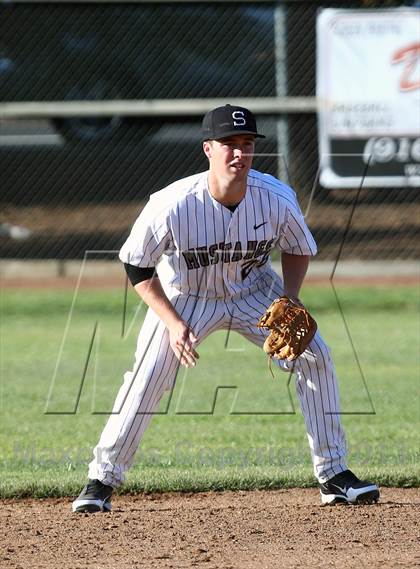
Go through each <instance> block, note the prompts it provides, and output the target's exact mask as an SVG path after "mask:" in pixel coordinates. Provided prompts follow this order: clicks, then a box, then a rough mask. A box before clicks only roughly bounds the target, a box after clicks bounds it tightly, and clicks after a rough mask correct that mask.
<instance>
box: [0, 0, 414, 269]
mask: <svg viewBox="0 0 420 569" xmlns="http://www.w3.org/2000/svg"><path fill="white" fill-rule="evenodd" d="M400 5H401V2H397V1H383V2H379V1H373V0H372V1H369V0H365V1H359V2H348V3H346V7H356V8H361V7H385V6H390V7H395V6H400ZM327 6H328V7H343V4H342V2H337V3H334V2H298V1H294V2H280V3H270V2H259V3H252V2H243V3H241V2H233V3H225V2H216V3H213V4H212V3H206V2H196V3H185V4H184V3H179V2H174V3H170V2H167V3H130V4H124V3H111V2H109V3H106V4H97V3H88V4H84V3H80V4H78V3H71V4H65V3H57V4H54V3H23V4H13V3H3V4H1V5H0V101H1V102H24V101H39V102H43V101H44V102H45V101H67V102H71V101H115V100H118V101H125V100H126V101H135V100H143V101H144V100H150V102H153V101H154V100H156V99H159V100H165V99H167V100H178V99H200V100H201V99H206V98H218V99H220V100H221V101H222V100H223V101H224V102H230V100H231V99H232V98H250V97H258V98H264V97H278V96H281V97H283V96H288V97H313V96H314V95H315V56H316V45H315V20H316V14H317V10H318V9H320V8H322V7H327ZM355 80H357V78H355ZM0 117H1V116H0ZM257 120H258V125H259V130H260V131H261V132H263V133H265V134H266V135H267V138H266V139H265V140H263V141H260V142H258V146H257V153H258V155H257V156H256V158H255V162H254V165H255V167H256V168H257V169H260V170H263V171H266V172H269V173H272V174H274V175H277V176H280V177H282V178H283V179H285V181H286V182H288V183H290V184H291V185H292V186H293V187H294V188H295V190H296V191H297V193H298V196H299V199H300V202H301V205H302V209H303V210H304V211H305V212H306V214H307V220H308V224H309V226H310V228H311V229H312V231H313V233H314V235H315V238H316V239H317V242H318V245H319V258H320V259H325V260H334V259H335V258H336V256H337V253H338V251H339V249H340V248H341V251H342V253H341V255H342V256H341V258H345V259H417V258H418V237H419V224H420V223H419V218H420V216H419V194H418V189H416V188H396V189H390V188H387V189H382V188H378V189H373V188H370V189H363V190H362V191H359V190H358V189H357V188H355V189H354V190H351V189H340V190H338V189H337V190H326V189H323V188H321V186H320V185H319V183H318V133H317V121H316V114H315V113H314V112H312V113H311V112H304V113H299V112H296V111H295V112H289V113H281V114H278V113H273V114H268V113H261V114H257ZM200 123H201V116H198V115H194V114H191V113H188V114H186V115H185V116H182V115H178V116H158V115H156V114H155V115H153V116H125V115H124V113H118V114H115V115H113V116H112V115H107V116H92V117H85V116H58V115H57V116H51V117H48V118H45V117H44V118H39V117H38V118H31V117H26V118H20V119H17V118H10V117H8V118H5V117H3V118H0V163H1V169H0V187H1V198H0V201H1V213H0V258H2V259H81V258H83V257H84V254H85V251H86V250H115V249H119V247H120V246H121V245H122V243H123V242H124V240H125V238H126V236H127V234H128V231H129V229H130V227H131V225H132V223H133V221H134V219H135V218H136V216H137V215H138V212H139V210H140V208H141V207H142V204H143V203H144V200H145V199H146V198H147V196H148V195H149V194H150V193H152V192H154V191H156V190H158V189H160V188H162V187H164V186H166V185H168V184H169V183H171V182H173V181H174V180H176V179H178V178H181V177H184V176H188V175H190V174H193V173H195V172H197V171H202V170H205V169H206V167H207V164H206V160H205V157H204V155H203V153H202V150H201V145H200ZM285 133H286V134H285ZM356 199H357V204H355V200H356ZM353 212H354V213H353ZM350 218H351V219H350ZM350 221H351V224H350V225H349V222H350ZM344 238H345V244H344V247H342V244H343V239H344Z"/></svg>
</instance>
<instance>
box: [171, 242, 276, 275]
mask: <svg viewBox="0 0 420 569" xmlns="http://www.w3.org/2000/svg"><path fill="white" fill-rule="evenodd" d="M274 241H275V238H273V239H270V240H269V241H267V239H262V240H261V241H248V242H247V245H246V247H244V246H243V244H242V243H241V242H240V241H236V243H224V242H222V243H214V244H212V245H210V246H208V247H207V246H206V245H204V246H202V247H195V248H193V249H189V250H188V251H182V255H183V257H184V259H185V262H186V265H187V269H188V270H189V271H191V270H193V269H199V268H200V267H208V266H210V265H216V264H218V263H238V262H239V261H243V263H242V270H241V277H242V280H244V279H245V278H246V277H247V276H248V275H249V273H250V272H251V271H252V269H253V267H262V266H263V265H265V263H266V262H267V261H268V258H269V255H270V251H271V249H272V247H273V243H274Z"/></svg>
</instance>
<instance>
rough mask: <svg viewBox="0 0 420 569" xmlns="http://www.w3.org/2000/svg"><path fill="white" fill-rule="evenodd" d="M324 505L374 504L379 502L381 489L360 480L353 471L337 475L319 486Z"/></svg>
mask: <svg viewBox="0 0 420 569" xmlns="http://www.w3.org/2000/svg"><path fill="white" fill-rule="evenodd" d="M319 488H320V492H321V501H322V504H323V505H326V504H329V505H334V504H374V503H376V502H377V501H378V500H379V488H378V487H377V486H376V484H373V482H366V481H365V480H359V479H358V478H357V476H356V475H354V474H353V472H352V471H351V470H345V471H344V472H340V474H336V475H335V476H334V477H333V478H330V479H329V480H327V482H322V483H320V485H319Z"/></svg>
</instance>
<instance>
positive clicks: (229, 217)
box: [73, 105, 379, 512]
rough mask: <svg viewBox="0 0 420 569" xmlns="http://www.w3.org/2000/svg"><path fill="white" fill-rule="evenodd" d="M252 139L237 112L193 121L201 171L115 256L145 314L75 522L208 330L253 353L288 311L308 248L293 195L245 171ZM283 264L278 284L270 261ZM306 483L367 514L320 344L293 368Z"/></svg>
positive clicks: (128, 458) (111, 485)
mask: <svg viewBox="0 0 420 569" xmlns="http://www.w3.org/2000/svg"><path fill="white" fill-rule="evenodd" d="M257 138H263V135H261V134H260V133H258V131H257V125H256V121H255V118H254V115H253V114H252V113H251V112H250V111H249V110H248V109H246V108H243V107H237V106H231V105H225V106H223V107H218V108H216V109H213V110H211V111H210V112H208V113H207V114H206V115H205V117H204V119H203V150H204V153H205V155H206V156H207V158H208V161H209V169H208V171H205V172H202V173H199V174H196V175H194V176H190V177H188V178H185V179H182V180H179V181H177V182H175V183H173V184H171V185H170V186H168V187H167V188H165V189H163V190H161V191H159V192H157V193H155V194H153V195H152V196H151V197H150V200H149V202H148V203H147V205H146V206H145V208H144V209H143V211H142V212H141V214H140V216H139V217H138V219H137V221H136V222H135V224H134V226H133V228H132V231H131V233H130V235H129V237H128V239H127V241H126V242H125V243H124V245H123V247H122V249H121V251H120V259H121V261H123V263H124V264H125V268H126V271H127V274H128V277H129V279H130V281H131V283H132V284H133V286H134V288H135V290H136V292H137V293H138V294H139V296H140V297H141V298H142V299H143V300H144V302H145V303H146V304H147V305H148V306H149V310H148V312H147V315H146V317H145V320H144V323H143V326H142V328H141V330H140V334H139V338H138V343H137V350H136V353H135V362H134V366H133V369H132V371H129V372H127V373H126V374H125V375H124V382H123V385H122V386H121V388H120V390H119V392H118V395H117V398H116V401H115V404H114V408H113V413H112V415H111V416H110V417H109V419H108V422H107V424H106V426H105V428H104V430H103V432H102V435H101V437H100V440H99V442H98V445H97V446H96V447H95V449H94V458H93V460H92V462H91V463H90V465H89V481H88V484H87V485H86V486H85V488H84V489H83V490H82V492H81V494H80V495H79V497H78V498H77V499H76V500H75V501H74V502H73V511H74V512H96V511H109V510H110V509H111V495H112V492H113V490H114V489H115V488H117V487H118V486H120V485H121V484H122V483H123V482H124V477H125V473H126V472H127V470H128V469H129V468H130V466H131V464H132V462H133V458H134V455H135V452H136V450H137V449H138V446H139V444H140V441H141V439H142V436H143V434H144V432H145V431H146V429H147V427H148V425H149V422H150V420H151V418H152V415H153V412H154V411H155V409H156V407H157V405H158V404H159V401H160V399H161V397H162V395H163V393H164V392H165V390H171V389H172V388H173V387H174V384H175V378H176V375H177V371H178V368H179V365H183V366H186V367H194V366H196V365H197V364H198V359H199V355H198V352H197V347H198V345H199V344H200V342H202V341H203V340H204V339H205V338H206V337H207V336H208V335H209V334H211V333H212V332H214V331H215V330H221V329H222V330H227V329H230V330H234V331H237V332H239V333H240V334H242V335H243V336H244V337H245V338H248V340H250V341H251V342H253V343H255V344H257V345H258V346H262V345H263V343H264V340H265V338H266V336H267V332H266V331H264V330H262V329H261V328H258V327H257V322H258V319H259V317H260V316H261V314H262V313H263V312H264V310H265V309H266V308H267V307H268V306H269V305H270V304H271V302H272V301H273V300H274V299H275V298H277V297H279V296H281V295H283V294H284V295H287V296H289V297H291V298H294V299H298V297H299V291H300V288H301V285H302V282H303V279H304V277H305V274H306V271H307V267H308V262H309V257H310V256H311V255H314V254H315V253H316V244H315V242H314V239H313V237H312V235H311V233H310V231H309V230H308V228H307V226H306V224H305V221H304V218H303V216H302V213H301V211H300V208H299V205H298V203H297V199H296V194H295V192H294V191H293V190H292V189H291V188H290V187H288V186H286V185H285V184H283V183H282V182H280V181H279V180H278V179H276V178H274V177H273V176H270V175H268V174H262V173H260V172H257V171H255V170H252V169H251V165H252V159H253V153H254V146H255V141H256V139H257ZM274 248H277V249H278V250H280V252H281V262H282V276H283V278H280V277H279V276H278V275H277V274H276V273H275V272H274V271H273V270H272V268H271V262H270V252H271V251H272V250H273V249H274ZM276 362H277V363H278V364H279V365H280V367H281V368H282V369H284V370H286V371H290V370H291V369H292V368H291V366H292V365H293V371H294V372H295V374H296V387H297V394H298V398H299V401H300V406H301V409H302V413H303V416H304V419H305V423H306V429H307V436H308V440H309V446H310V450H311V455H312V460H313V467H314V473H315V476H316V478H317V479H318V482H319V486H320V492H321V500H322V503H324V504H335V503H338V502H346V503H360V502H363V503H371V502H376V501H377V500H378V499H379V489H378V487H377V486H376V484H373V483H371V482H366V481H361V480H359V479H358V478H357V477H356V476H355V475H354V474H353V473H352V472H351V471H350V470H348V468H347V464H346V445H345V437H344V432H343V428H342V426H341V424H340V415H339V400H338V388H337V380H336V374H335V371H334V366H333V363H332V360H331V355H330V351H329V349H328V347H327V346H326V344H325V342H324V340H323V339H322V337H321V335H320V333H319V332H317V333H316V335H315V336H314V338H313V340H312V341H311V343H310V344H309V347H308V349H307V350H306V351H305V352H304V353H303V354H302V355H301V356H300V357H299V358H298V359H297V360H296V361H295V362H293V364H292V363H291V362H288V361H287V360H276Z"/></svg>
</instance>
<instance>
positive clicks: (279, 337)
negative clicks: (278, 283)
mask: <svg viewBox="0 0 420 569" xmlns="http://www.w3.org/2000/svg"><path fill="white" fill-rule="evenodd" d="M257 326H258V328H266V329H268V330H270V334H269V336H268V337H267V339H266V340H265V342H264V346H263V349H264V351H265V352H266V353H267V354H268V355H269V356H270V357H272V358H276V359H279V360H283V359H286V360H288V361H289V362H290V361H293V360H295V359H296V358H298V357H299V356H300V355H301V354H302V353H303V352H304V351H305V350H306V348H307V347H308V345H309V343H310V341H311V340H312V338H313V337H314V335H315V332H316V330H317V325H316V322H315V320H314V319H313V318H312V316H311V315H310V314H309V312H308V311H307V310H306V308H305V307H304V306H303V304H301V303H300V302H298V301H296V300H293V299H291V298H289V297H287V296H281V297H280V298H276V300H274V301H273V302H272V303H271V304H270V306H269V307H268V308H267V310H266V311H265V313H264V314H263V315H262V316H261V318H260V319H259V321H258V324H257Z"/></svg>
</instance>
